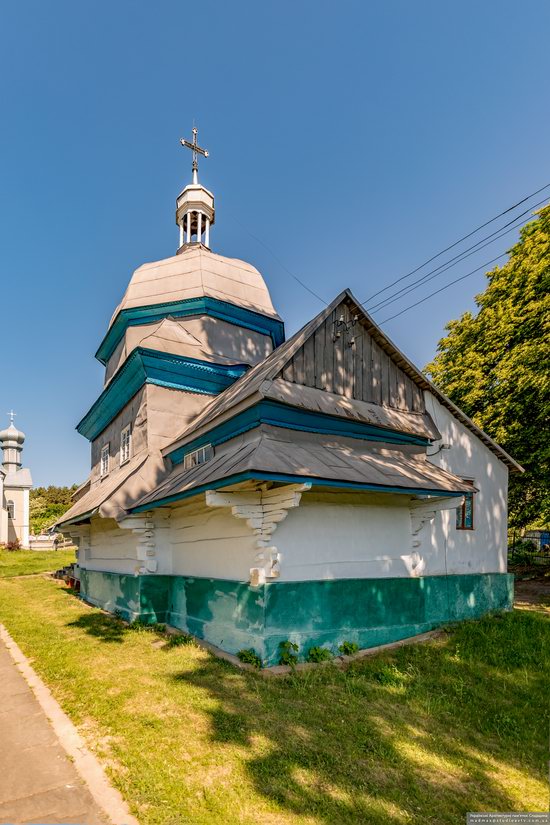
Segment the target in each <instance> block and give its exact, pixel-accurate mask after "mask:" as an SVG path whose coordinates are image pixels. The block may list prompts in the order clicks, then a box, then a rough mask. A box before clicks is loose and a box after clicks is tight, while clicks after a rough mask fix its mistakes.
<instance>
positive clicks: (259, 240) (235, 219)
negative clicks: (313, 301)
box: [229, 213, 328, 306]
mask: <svg viewBox="0 0 550 825" xmlns="http://www.w3.org/2000/svg"><path fill="white" fill-rule="evenodd" d="M229 217H230V218H232V219H233V220H234V221H235V223H238V224H239V226H240V227H241V228H242V229H244V231H245V232H246V233H247V234H248V235H250V237H251V238H254V240H255V241H257V242H258V243H259V244H261V245H262V246H263V248H264V249H267V251H268V252H269V254H270V255H272V256H273V257H274V258H275V260H276V261H277V263H278V264H279V266H280V267H282V268H283V269H284V271H285V272H287V273H288V274H289V275H290V277H291V278H294V280H295V281H297V282H298V283H299V284H300V286H302V287H303V288H304V289H306V290H307V291H308V292H309V293H310V295H313V297H314V298H317V300H318V301H321V303H322V304H324V306H328V302H327V301H326V300H325V299H324V298H321V296H320V295H318V294H317V293H316V292H315V291H314V290H313V289H311V287H309V286H308V285H307V284H305V283H304V282H303V281H302V280H301V279H300V278H298V276H297V275H295V274H294V272H291V271H290V269H289V268H288V267H287V266H285V265H284V263H283V262H282V261H281V259H280V258H278V257H277V255H276V254H275V253H274V252H273V250H272V249H270V248H269V246H268V245H267V244H266V243H264V242H263V241H262V239H261V238H258V237H257V236H256V235H253V234H252V232H251V231H250V230H249V229H248V228H247V227H246V226H245V225H244V224H243V223H241V222H240V220H238V219H237V218H236V217H235V215H232V214H231V213H229Z"/></svg>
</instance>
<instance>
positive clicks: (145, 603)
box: [81, 570, 514, 665]
mask: <svg viewBox="0 0 550 825" xmlns="http://www.w3.org/2000/svg"><path fill="white" fill-rule="evenodd" d="M81 594H82V596H83V597H84V598H85V599H86V600H87V601H88V602H91V603H92V604H95V605H97V606H99V607H102V608H104V609H105V610H109V611H110V612H115V611H118V612H120V614H121V615H122V616H123V617H124V618H125V619H127V620H129V621H134V620H135V619H137V618H139V619H141V620H142V621H145V622H166V623H168V624H171V625H173V626H174V627H178V628H180V629H182V630H185V631H186V632H188V633H192V634H193V635H195V636H198V637H199V638H200V639H205V640H206V641H209V642H211V643H212V644H214V645H217V646H218V647H221V648H222V649H223V650H226V651H228V652H229V653H236V652H237V651H239V650H241V649H242V648H249V647H253V648H254V649H255V650H256V652H257V653H258V654H259V655H260V656H261V657H262V659H263V661H264V663H265V664H269V665H272V664H277V662H278V658H279V653H278V650H279V643H280V642H282V641H286V640H287V639H290V640H291V641H293V642H296V644H298V645H299V648H300V658H305V657H306V656H307V652H308V650H309V648H310V647H313V646H314V645H325V646H327V647H330V648H331V650H332V651H333V653H336V652H337V649H338V645H339V644H341V643H342V642H343V641H352V642H356V643H357V644H358V645H359V647H360V648H367V647H373V646H374V645H380V644H386V643H388V642H395V641H398V640H399V639H405V638H407V637H408V636H414V635H416V634H417V633H424V632H426V631H427V630H433V629H434V628H436V627H439V626H440V625H443V624H448V623H449V622H456V621H460V620H463V619H472V618H478V617H479V616H482V615H483V614H485V613H488V612H490V611H492V610H507V609H510V608H511V606H512V603H513V595H514V578H513V576H512V575H510V574H507V573H480V574H471V575H466V576H425V577H424V578H397V579H336V580H330V581H304V582H270V583H269V584H265V585H262V586H261V587H251V586H250V585H249V584H248V583H246V582H244V583H243V582H234V581H227V580H223V579H204V578H192V577H189V576H130V575H123V574H119V573H104V572H99V571H95V570H81Z"/></svg>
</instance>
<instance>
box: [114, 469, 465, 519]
mask: <svg viewBox="0 0 550 825" xmlns="http://www.w3.org/2000/svg"><path fill="white" fill-rule="evenodd" d="M244 481H271V482H275V483H280V484H303V483H306V482H307V483H308V484H311V489H314V488H315V487H320V488H332V489H334V490H340V489H341V490H355V491H357V492H368V493H373V492H375V493H393V494H402V495H408V496H411V495H412V496H419V497H425V498H427V499H430V498H432V497H434V496H437V497H441V496H442V495H444V496H447V497H453V498H457V499H458V498H462V497H463V496H464V491H463V490H461V491H449V490H444V491H442V490H441V489H435V488H434V489H433V490H430V489H424V488H418V487H399V486H397V485H380V484H360V483H357V482H351V481H338V480H336V479H323V478H313V477H310V476H301V475H291V474H288V475H287V474H281V473H268V472H258V471H256V470H250V471H247V472H244V473H236V474H235V475H232V476H227V477H226V478H223V479H219V480H217V481H212V482H209V483H207V484H201V485H198V486H197V487H191V488H190V489H188V490H183V491H182V492H179V493H175V494H174V495H171V496H166V497H165V498H159V499H157V500H150V501H148V502H147V503H146V504H141V505H138V506H137V507H133V508H132V509H131V510H130V511H129V512H131V513H142V512H147V511H148V510H153V509H155V508H156V507H166V506H169V505H171V504H175V503H177V502H179V501H183V500H184V499H187V498H191V497H192V496H197V495H200V494H201V493H204V492H206V491H207V490H218V489H220V488H222V487H229V486H232V485H234V484H240V483H242V482H244Z"/></svg>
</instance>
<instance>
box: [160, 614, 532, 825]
mask: <svg viewBox="0 0 550 825" xmlns="http://www.w3.org/2000/svg"><path fill="white" fill-rule="evenodd" d="M537 619H538V620H537V621H532V622H531V621H528V622H523V618H522V619H521V620H520V621H521V623H522V628H523V629H521V628H520V629H519V632H518V618H517V614H516V615H515V616H514V615H513V614H506V615H504V616H496V617H490V618H486V619H484V620H482V621H481V622H476V623H468V624H466V625H463V626H462V627H460V628H459V629H457V630H456V631H454V632H453V633H452V635H450V636H449V637H447V638H446V639H445V641H444V642H443V643H434V644H430V645H423V646H417V647H415V646H411V647H407V648H402V649H400V650H398V651H394V652H392V653H391V654H386V655H383V656H377V657H373V658H372V659H368V660H363V661H362V662H357V663H355V664H354V665H353V666H352V667H351V668H350V669H349V670H348V671H347V672H344V673H343V672H341V671H338V670H336V669H335V668H331V667H328V668H326V669H323V670H317V671H309V672H306V673H300V674H296V675H294V676H289V677H287V678H284V679H276V680H275V679H273V680H263V679H262V678H261V677H258V676H255V675H254V674H239V675H236V674H235V671H234V669H233V668H231V667H230V666H224V665H223V664H221V663H219V662H217V661H215V660H214V659H212V658H210V659H209V660H208V661H206V662H205V663H203V664H202V665H201V666H200V667H198V666H197V667H196V668H195V669H190V668H188V669H186V670H185V671H182V672H180V673H178V674H177V675H175V676H173V677H171V678H173V679H174V680H175V681H176V682H185V683H187V684H190V685H192V686H193V688H194V689H196V688H199V689H200V690H201V691H203V692H204V694H205V695H206V696H209V697H210V699H211V700H213V701H205V702H204V703H203V705H202V707H203V708H204V709H205V713H207V714H208V715H209V718H210V737H211V741H212V743H215V744H216V745H219V743H222V744H223V743H226V744H227V746H228V748H230V749H233V748H234V747H235V746H237V747H241V748H246V751H245V753H246V759H243V763H242V764H243V766H244V770H245V771H246V772H247V774H248V778H249V779H250V780H251V781H252V783H253V784H254V787H255V790H256V792H257V793H259V794H261V795H262V796H263V797H265V798H266V799H267V800H268V801H269V802H271V803H275V804H277V805H278V806H281V807H282V809H283V811H284V812H286V813H290V814H292V815H293V816H297V817H306V818H308V821H309V818H310V817H311V818H315V821H316V822H325V823H327V824H328V823H330V825H332V824H333V823H346V824H347V823H357V825H359V823H361V825H363V823H369V825H387V823H396V825H397V823H400V824H401V823H403V822H404V821H407V822H414V823H420V822H427V821H429V822H438V823H441V824H443V823H448V824H449V825H450V823H455V822H458V821H462V820H463V818H464V816H465V812H466V811H480V810H504V811H511V810H516V809H517V808H518V805H519V806H520V807H522V806H521V802H519V801H518V797H517V796H516V795H514V792H513V790H510V792H508V791H507V790H506V789H505V787H504V785H505V781H506V780H505V779H504V778H502V779H501V780H500V781H499V776H502V773H501V772H502V771H504V770H508V769H510V768H511V769H513V770H514V771H515V772H517V773H515V774H514V775H515V779H516V781H517V782H518V783H520V784H521V781H522V778H525V780H527V778H528V777H531V779H532V777H534V776H535V775H536V776H538V777H539V781H540V783H541V787H542V786H543V783H544V775H545V773H544V772H545V758H546V757H545V742H544V733H543V732H542V730H537V726H538V722H537V717H538V711H536V710H535V708H534V706H533V702H532V700H533V697H534V696H539V695H542V691H543V690H544V686H543V683H544V678H547V677H543V674H542V673H540V672H539V664H537V661H536V659H537V646H538V645H540V644H542V643H543V637H544V636H545V634H546V636H547V626H546V627H544V626H543V623H544V621H545V620H544V619H543V617H537ZM527 625H529V627H527ZM529 639H531V641H528V640H529ZM535 639H537V640H538V641H535ZM533 642H534V643H533ZM520 673H524V674H525V681H524V680H523V677H522V678H521V679H520V678H518V677H519V674H520ZM434 688H436V689H434ZM504 697H505V699H504ZM526 709H527V710H526ZM529 709H532V710H529ZM524 741H529V742H530V745H529V747H528V749H527V751H525V749H524V748H523V747H521V744H522V742H524ZM507 776H509V774H508V775H507ZM512 785H513V783H512ZM285 821H286V820H285Z"/></svg>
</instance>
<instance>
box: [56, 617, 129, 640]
mask: <svg viewBox="0 0 550 825" xmlns="http://www.w3.org/2000/svg"><path fill="white" fill-rule="evenodd" d="M67 627H78V628H80V629H81V630H84V631H85V632H86V633H87V634H88V635H89V636H93V637H94V638H96V639H101V641H102V642H110V643H112V642H119V643H120V642H122V641H123V639H124V636H125V635H126V633H128V631H129V627H128V625H126V624H124V622H122V621H120V619H117V618H115V617H114V616H106V615H105V614H104V613H84V614H83V615H82V616H79V617H78V619H75V621H74V622H68V623H67Z"/></svg>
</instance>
